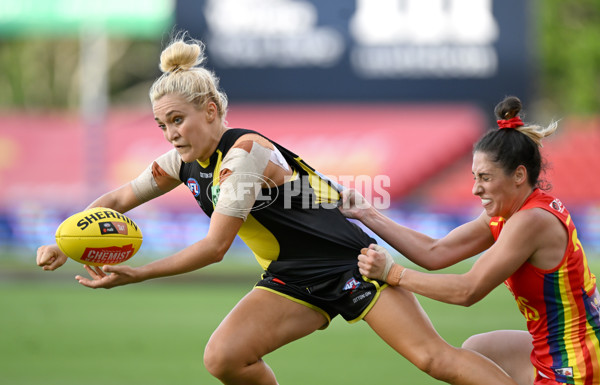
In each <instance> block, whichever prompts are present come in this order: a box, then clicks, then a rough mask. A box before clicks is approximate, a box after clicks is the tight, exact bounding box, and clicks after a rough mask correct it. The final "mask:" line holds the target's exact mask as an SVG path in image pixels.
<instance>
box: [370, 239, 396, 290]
mask: <svg viewBox="0 0 600 385" xmlns="http://www.w3.org/2000/svg"><path fill="white" fill-rule="evenodd" d="M371 249H373V250H375V251H377V252H379V253H382V254H383V255H385V268H384V269H383V276H381V277H380V278H379V280H381V281H385V279H386V278H387V276H388V274H389V272H390V269H391V268H392V266H394V258H392V255H391V254H390V253H389V252H388V251H387V250H386V249H385V248H384V247H381V246H379V245H371Z"/></svg>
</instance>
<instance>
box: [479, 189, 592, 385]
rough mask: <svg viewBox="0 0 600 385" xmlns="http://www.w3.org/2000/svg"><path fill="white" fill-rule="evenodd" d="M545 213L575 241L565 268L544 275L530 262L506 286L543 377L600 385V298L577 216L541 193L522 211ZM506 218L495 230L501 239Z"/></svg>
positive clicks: (494, 225)
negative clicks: (575, 219) (582, 240)
mask: <svg viewBox="0 0 600 385" xmlns="http://www.w3.org/2000/svg"><path fill="white" fill-rule="evenodd" d="M535 207H538V208H542V209H544V210H546V211H548V212H550V213H552V214H554V215H555V216H556V217H557V218H558V219H559V220H560V221H561V222H562V224H563V225H564V227H565V229H566V230H567V232H568V235H569V237H568V238H569V240H568V245H567V249H566V251H565V254H564V257H563V259H562V261H561V262H560V264H559V265H558V266H557V267H555V268H554V269H551V270H542V269H539V268H537V267H535V266H533V265H531V264H530V263H528V262H525V263H524V264H523V265H522V266H521V267H520V268H519V269H518V270H517V271H516V272H515V273H514V274H513V275H512V276H510V277H509V278H508V279H507V280H506V281H505V284H506V285H507V286H508V288H509V289H510V291H511V292H512V294H513V295H514V297H515V300H516V302H517V305H518V306H519V310H520V311H521V313H522V314H523V315H524V316H525V319H526V320H527V328H528V330H529V332H530V333H531V335H532V337H533V351H532V353H531V361H532V363H533V365H534V366H535V367H536V368H537V370H538V373H539V374H540V375H541V376H542V377H546V378H550V379H553V380H555V381H558V382H563V383H567V384H590V385H591V384H600V343H599V339H600V316H599V313H598V311H599V307H600V296H599V295H598V290H597V289H596V278H595V276H594V275H593V274H592V273H591V272H590V269H589V267H588V263H587V259H586V256H585V252H584V250H583V247H582V246H581V243H580V242H579V239H578V238H577V229H576V228H575V225H574V224H573V220H572V218H571V215H570V214H569V212H568V211H567V209H566V208H565V207H564V206H563V204H562V203H561V201H560V200H558V199H556V198H554V197H552V196H550V195H548V194H546V193H544V192H542V191H541V190H539V189H535V190H534V191H533V193H532V194H531V195H530V196H529V197H528V198H527V200H526V201H525V203H524V204H523V206H522V207H521V209H520V210H527V209H530V208H535ZM503 224H504V219H503V218H500V217H494V218H492V219H491V221H490V229H491V230H492V233H493V235H494V239H498V236H499V235H500V232H501V231H502V227H503Z"/></svg>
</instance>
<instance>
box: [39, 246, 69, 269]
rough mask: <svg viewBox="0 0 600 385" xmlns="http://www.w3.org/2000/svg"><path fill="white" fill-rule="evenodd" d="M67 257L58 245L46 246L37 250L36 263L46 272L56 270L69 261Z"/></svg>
mask: <svg viewBox="0 0 600 385" xmlns="http://www.w3.org/2000/svg"><path fill="white" fill-rule="evenodd" d="M67 258H68V257H67V256H66V255H65V254H64V253H63V252H62V251H61V250H60V249H59V248H58V246H57V245H44V246H40V247H39V248H38V249H37V257H36V262H37V265H38V266H41V268H42V269H44V270H56V269H58V268H59V267H61V266H62V265H64V263H65V262H66V261H67Z"/></svg>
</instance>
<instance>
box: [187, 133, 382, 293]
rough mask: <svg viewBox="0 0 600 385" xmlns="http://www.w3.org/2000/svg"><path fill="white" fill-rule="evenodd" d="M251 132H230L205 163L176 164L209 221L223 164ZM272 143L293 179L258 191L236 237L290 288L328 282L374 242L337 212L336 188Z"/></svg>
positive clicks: (291, 154)
mask: <svg viewBox="0 0 600 385" xmlns="http://www.w3.org/2000/svg"><path fill="white" fill-rule="evenodd" d="M250 133H252V134H258V133H256V132H254V131H250V130H245V129H228V130H226V131H225V133H224V134H223V137H222V138H221V140H220V142H219V144H218V146H217V149H216V151H215V152H214V154H213V155H212V156H211V157H210V159H209V160H208V161H206V162H202V163H201V162H199V161H195V162H191V163H184V162H182V161H181V160H179V161H178V162H179V166H178V167H179V170H177V171H178V175H177V176H178V178H179V179H180V180H181V181H182V182H183V183H185V184H186V185H187V186H188V188H189V189H190V191H191V193H192V194H193V196H194V198H195V200H196V201H197V203H198V205H199V206H200V207H201V208H202V210H203V211H204V212H205V213H206V215H208V216H209V217H210V216H211V215H212V214H213V212H214V210H215V206H216V203H217V201H218V199H219V192H220V186H221V182H220V169H221V164H222V162H223V160H224V159H225V157H226V156H227V153H228V151H229V150H230V149H231V148H232V147H233V145H234V144H235V142H236V140H237V139H238V138H240V137H241V136H242V135H245V134H250ZM259 135H260V134H259ZM271 143H272V144H273V145H274V146H275V147H276V150H277V151H278V155H279V156H283V158H284V159H285V161H286V162H287V164H288V165H289V166H290V167H291V168H292V171H293V175H292V178H291V180H290V181H288V182H286V183H284V184H282V185H280V186H277V187H273V188H262V190H261V191H260V193H259V194H258V197H257V199H256V201H255V203H254V206H253V207H252V210H251V211H250V213H249V214H248V216H247V218H246V220H245V221H244V224H243V225H242V227H241V229H240V231H239V232H238V235H239V236H240V238H241V239H242V240H243V241H244V243H246V245H248V247H249V248H250V249H251V250H252V252H253V253H254V255H255V257H256V259H257V261H258V262H259V264H260V265H261V266H262V267H263V269H265V270H268V271H269V272H270V273H272V274H274V275H277V276H279V277H282V278H285V279H284V280H285V281H286V282H289V283H296V284H302V282H304V281H309V280H310V281H314V280H320V279H327V278H328V277H331V276H335V275H337V274H339V273H340V272H341V271H344V270H347V269H348V267H349V266H353V267H354V266H356V257H357V255H358V254H360V249H361V248H363V247H368V245H369V244H371V243H375V240H374V239H372V238H371V237H369V236H368V235H367V234H366V233H365V232H364V231H362V230H361V229H360V227H358V226H357V225H356V224H354V223H353V222H350V221H349V220H347V219H346V218H345V217H344V216H343V215H342V214H341V212H340V211H339V210H338V208H337V202H338V200H339V192H338V189H337V188H336V185H335V184H334V183H332V182H331V181H329V180H328V179H327V178H325V177H324V176H322V175H321V174H319V173H318V172H316V171H315V170H314V169H312V168H311V167H310V166H308V165H307V164H306V163H305V162H304V161H303V160H302V159H301V158H299V157H298V156H297V155H295V154H294V153H292V152H290V151H289V150H287V149H286V148H284V147H282V146H280V145H278V144H277V143H274V142H272V141H271Z"/></svg>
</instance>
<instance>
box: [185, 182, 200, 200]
mask: <svg viewBox="0 0 600 385" xmlns="http://www.w3.org/2000/svg"><path fill="white" fill-rule="evenodd" d="M186 184H187V186H188V188H189V189H190V191H191V192H192V194H194V196H195V197H197V196H198V195H200V185H199V184H198V181H197V180H196V179H194V178H189V179H188V180H187V183H186Z"/></svg>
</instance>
